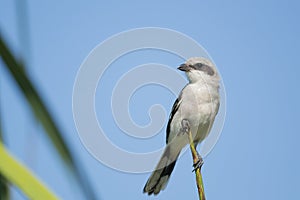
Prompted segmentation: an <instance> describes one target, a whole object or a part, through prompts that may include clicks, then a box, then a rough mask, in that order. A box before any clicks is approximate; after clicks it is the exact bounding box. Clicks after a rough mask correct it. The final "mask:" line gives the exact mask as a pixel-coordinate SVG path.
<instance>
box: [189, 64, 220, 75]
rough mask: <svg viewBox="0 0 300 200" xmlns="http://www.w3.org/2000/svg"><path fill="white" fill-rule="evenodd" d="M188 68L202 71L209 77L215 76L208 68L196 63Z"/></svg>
mask: <svg viewBox="0 0 300 200" xmlns="http://www.w3.org/2000/svg"><path fill="white" fill-rule="evenodd" d="M190 67H191V68H194V69H196V70H200V71H203V72H205V73H206V74H208V75H210V76H213V75H214V74H215V72H214V70H213V69H212V68H211V67H210V66H208V65H205V64H202V63H196V64H194V65H190Z"/></svg>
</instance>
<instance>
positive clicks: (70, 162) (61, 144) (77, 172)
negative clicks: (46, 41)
mask: <svg viewBox="0 0 300 200" xmlns="http://www.w3.org/2000/svg"><path fill="white" fill-rule="evenodd" d="M0 55H1V57H2V59H3V61H4V63H5V66H6V68H7V69H8V71H9V72H10V74H11V75H12V77H13V78H14V80H15V81H16V83H17V85H18V86H19V88H20V89H21V91H22V93H23V94H24V96H25V97H26V100H27V102H28V103H29V105H30V107H31V109H32V111H33V113H34V115H35V117H36V118H37V120H38V121H39V122H40V123H41V124H42V125H43V127H44V129H45V131H46V133H47V135H48V137H49V138H50V139H51V142H52V144H53V145H54V146H55V147H56V149H57V151H58V152H59V155H60V156H61V157H62V159H63V160H64V162H65V163H66V164H67V166H68V167H69V169H70V170H71V172H72V173H73V174H74V176H75V178H76V180H77V183H78V184H79V185H80V187H81V188H82V189H83V191H84V194H85V196H86V198H87V199H89V200H94V199H97V198H96V195H95V194H94V191H93V190H92V187H91V185H90V184H89V182H88V179H87V177H86V176H85V174H84V173H83V170H82V169H80V167H79V166H78V165H77V163H75V160H74V157H73V156H72V154H71V151H70V150H69V148H68V146H67V144H66V142H65V141H64V139H63V137H62V133H61V132H60V130H59V129H58V127H57V125H56V123H55V122H54V119H53V117H52V116H51V115H50V112H49V111H48V109H47V107H46V105H45V104H44V102H43V101H42V98H41V97H40V95H39V94H38V92H37V90H36V89H35V87H34V85H33V84H32V82H31V81H30V79H29V77H28V75H27V74H26V72H25V71H24V70H23V66H22V64H20V63H18V62H17V60H16V59H15V57H14V56H13V55H12V53H11V52H10V50H9V49H8V47H7V45H6V44H5V42H4V40H3V39H2V37H1V35H0Z"/></svg>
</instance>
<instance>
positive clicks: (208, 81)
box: [143, 57, 220, 195]
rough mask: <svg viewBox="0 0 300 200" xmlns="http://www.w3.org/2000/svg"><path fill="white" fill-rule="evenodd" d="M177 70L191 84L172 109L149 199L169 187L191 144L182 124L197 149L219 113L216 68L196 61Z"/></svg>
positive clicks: (149, 183)
mask: <svg viewBox="0 0 300 200" xmlns="http://www.w3.org/2000/svg"><path fill="white" fill-rule="evenodd" d="M178 69H179V70H181V71H184V72H185V73H186V76H187V78H188V80H189V83H188V84H187V85H186V86H185V87H184V88H183V89H182V91H181V92H180V94H179V97H178V98H177V99H176V101H175V103H174V105H173V107H172V111H171V114H170V117H169V121H168V125H167V130H166V133H167V134H166V144H167V145H166V147H165V150H164V153H163V155H162V156H161V159H160V161H159V162H158V164H157V166H156V169H155V170H154V171H153V172H152V174H151V176H150V177H149V179H148V181H147V183H146V185H145V187H144V190H143V191H144V193H148V195H151V194H154V195H157V194H158V193H159V192H160V191H161V190H163V189H164V188H165V187H166V185H167V183H168V180H169V178H170V176H171V173H172V171H173V169H174V166H175V163H176V160H177V158H178V156H179V154H180V152H181V150H182V149H183V148H184V147H185V146H186V145H187V144H188V143H189V140H188V136H187V134H184V131H183V127H182V122H183V120H186V121H188V123H189V130H190V131H191V133H192V136H193V142H194V145H195V147H196V146H197V144H199V143H200V142H202V141H203V140H204V139H205V137H206V136H207V135H208V134H209V132H210V130H211V128H212V125H213V122H214V120H215V117H216V115H217V113H218V110H219V105H220V97H219V87H220V86H219V82H220V77H219V75H218V72H217V69H216V67H215V66H214V64H213V63H212V62H211V61H209V60H208V59H206V58H202V57H193V58H190V59H188V60H187V61H186V62H185V63H184V64H182V65H180V66H179V67H178ZM200 158H201V157H200ZM198 163H199V165H198V166H196V167H199V166H200V167H201V165H202V164H203V161H202V158H201V160H199V162H198Z"/></svg>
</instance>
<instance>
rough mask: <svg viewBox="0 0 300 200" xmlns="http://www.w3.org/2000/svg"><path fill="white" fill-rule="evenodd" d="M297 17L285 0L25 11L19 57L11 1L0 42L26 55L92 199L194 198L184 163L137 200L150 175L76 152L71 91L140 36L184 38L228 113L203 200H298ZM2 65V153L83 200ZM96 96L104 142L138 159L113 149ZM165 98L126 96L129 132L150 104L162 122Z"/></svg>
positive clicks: (168, 98)
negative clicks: (206, 57) (101, 51)
mask: <svg viewBox="0 0 300 200" xmlns="http://www.w3.org/2000/svg"><path fill="white" fill-rule="evenodd" d="M299 19H300V3H299V1H296V0H294V1H292V0H288V1H285V2H284V3H283V2H281V1H270V0H266V1H258V0H252V1H222V2H221V1H189V0H188V1H181V2H176V1H156V0H154V1H147V2H146V1H126V2H125V1H107V2H104V1H103V2H101V1H77V2H74V1H47V2H42V1H30V2H29V4H28V25H29V26H28V28H29V29H28V30H29V40H28V44H27V45H26V44H25V48H24V45H23V44H22V43H21V42H20V36H19V33H20V26H19V25H18V23H17V11H16V2H15V1H10V0H1V1H0V27H1V34H2V35H3V36H4V37H5V38H6V39H7V40H8V41H9V44H10V46H11V48H12V49H13V50H14V52H15V53H16V54H20V53H23V54H24V53H25V54H26V56H27V58H28V67H27V68H28V71H29V72H30V76H31V78H32V79H33V81H34V83H36V85H37V87H38V90H39V91H40V92H41V93H42V95H43V99H45V100H46V102H47V103H48V105H49V107H50V109H51V111H52V113H53V114H54V116H55V118H56V121H58V123H59V126H60V127H61V128H62V130H63V131H64V133H65V137H66V139H67V140H68V143H69V144H70V145H71V146H72V149H74V152H75V153H76V154H77V155H78V157H79V158H80V160H81V163H82V164H83V165H84V168H85V170H86V171H88V176H89V177H88V178H89V179H90V180H91V182H92V184H93V189H94V190H95V191H96V192H97V194H98V196H99V197H101V199H120V198H122V199H133V200H135V199H136V200H137V199H138V200H140V199H197V198H198V197H197V193H196V186H195V178H194V174H193V173H191V170H192V167H191V166H192V161H191V155H190V154H189V153H186V154H184V155H183V157H182V158H181V159H180V161H179V162H178V163H177V164H176V167H175V170H174V172H173V175H172V177H171V179H170V181H169V184H168V186H167V188H166V189H165V190H164V191H163V192H162V193H161V194H159V195H158V196H156V197H148V196H147V195H145V194H143V193H142V189H143V187H144V184H145V182H146V180H147V178H148V176H149V174H148V173H145V174H129V173H123V172H119V171H116V170H113V169H110V168H108V167H106V166H104V165H102V164H101V163H99V162H98V161H97V160H95V159H94V158H93V157H92V156H91V155H90V154H89V153H88V152H87V151H86V150H85V148H84V147H83V145H82V144H81V142H80V140H79V137H78V135H77V132H76V128H75V125H74V122H73V116H72V89H73V84H74V80H75V77H76V73H77V70H78V69H79V67H80V64H81V63H82V61H83V60H84V58H85V57H86V56H87V55H88V53H89V52H90V51H91V50H92V49H93V48H94V47H95V46H96V45H97V44H99V43H100V42H102V41H104V40H105V39H107V38H108V37H110V36H112V35H114V34H116V33H119V32H121V31H125V30H128V29H132V28H140V27H149V26H155V27H163V28H170V29H174V30H177V31H180V32H182V33H185V34H186V35H188V36H190V37H192V38H193V39H195V40H196V41H197V42H198V43H200V44H201V45H202V46H203V47H204V48H205V49H206V50H207V51H208V52H209V54H210V56H211V57H212V58H213V59H214V61H215V63H216V64H217V66H218V68H219V71H220V72H221V74H222V77H223V81H224V84H225V87H226V92H227V105H226V106H227V115H226V120H225V125H224V129H223V131H222V135H221V138H220V140H219V141H218V143H217V145H216V147H215V148H214V149H213V151H212V152H211V153H210V154H209V156H208V157H207V158H206V159H205V164H204V167H203V170H202V172H203V178H204V184H205V192H206V196H207V199H209V200H213V199H230V200H232V199H237V200H240V199H244V200H248V199H249V200H250V199H262V200H265V199H299V198H300V193H299V180H300V173H299V169H300V158H299V157H300V156H299V152H300V147H299V146H300V145H299V141H300V135H299V128H298V125H299V112H300V106H299V102H300V93H299V92H300V90H299V85H300V81H299V74H300V61H299V52H300V39H299V35H300V27H299ZM18 27H19V28H18ZM24 50H25V51H24ZM139 59H141V60H139ZM129 60H130V59H129ZM132 60H135V61H136V63H135V64H143V62H145V61H147V62H158V63H164V64H168V65H170V66H172V67H174V68H175V67H177V65H178V64H180V63H179V62H181V61H180V60H179V59H178V58H175V57H172V56H171V55H166V54H164V53H158V52H149V54H147V52H144V53H141V54H137V55H135V56H134V55H133V57H132V59H131V61H132ZM128 63H130V62H129V61H128ZM128 63H127V61H126V62H125V60H124V66H125V65H126V67H125V68H124V69H122V70H123V71H120V70H119V68H118V66H117V65H116V66H113V67H112V68H110V71H109V72H107V74H106V78H105V79H104V80H106V81H107V82H106V83H104V84H107V85H110V86H113V85H114V83H115V82H114V81H116V80H117V79H116V78H113V79H110V78H109V77H110V76H112V77H114V76H115V75H116V74H117V75H119V76H121V75H122V73H125V72H126V70H130V69H131V68H132V65H131V64H132V62H131V64H128ZM2 65H3V63H2V62H0V66H1V67H0V78H1V80H0V90H1V96H0V98H1V99H0V100H1V120H2V123H3V129H4V133H5V139H6V141H7V143H8V148H9V150H10V151H11V152H13V154H14V155H16V156H17V157H18V158H19V159H20V160H22V161H23V162H24V163H26V164H27V165H28V166H29V167H30V168H31V169H32V170H33V171H35V173H36V174H38V176H39V177H41V179H43V180H44V182H45V183H46V184H47V185H48V186H50V187H51V188H52V190H53V191H54V192H55V193H56V194H57V195H59V196H60V197H61V198H62V199H83V197H82V194H80V193H79V192H78V188H76V187H75V186H74V185H73V184H70V182H71V181H70V180H69V179H70V177H69V175H68V174H66V172H65V169H64V168H63V166H62V164H60V162H59V160H58V158H57V155H56V152H55V151H54V150H53V149H52V148H51V145H50V144H49V142H48V141H47V138H45V137H44V135H43V134H42V131H43V130H42V128H41V126H40V125H38V124H37V122H36V121H35V120H34V119H33V117H32V115H31V114H30V112H29V111H30V110H29V108H28V106H27V104H26V102H25V101H24V98H23V96H22V95H21V94H20V92H19V91H18V89H17V88H16V85H15V83H14V82H13V81H12V79H11V77H10V76H9V74H8V73H7V71H6V70H5V69H4V67H3V66H2ZM100 84H101V83H100ZM103 88H104V87H102V86H98V89H97V97H96V102H100V100H99V101H97V99H101V101H103V102H104V103H103V104H98V103H96V108H97V109H98V112H97V114H98V118H99V119H102V118H103V121H102V122H103V124H105V126H104V128H105V129H106V130H107V132H109V131H111V135H110V136H109V137H110V139H111V140H113V142H114V143H116V144H117V145H120V146H122V148H128V150H135V151H138V152H144V151H145V149H142V148H143V146H144V145H143V143H141V141H139V142H138V141H136V140H134V139H132V138H130V137H128V138H126V139H123V138H125V137H126V136H124V133H122V132H121V131H120V130H119V129H118V128H117V127H116V125H115V124H114V122H113V120H112V116H111V110H110V108H109V107H105V105H106V104H107V105H110V104H109V98H110V90H109V89H106V90H105V88H104V89H103ZM108 88H111V87H108ZM102 89H103V90H102ZM147 95H148V96H147ZM175 98H176V96H175V95H173V94H172V93H170V92H169V91H168V90H166V89H163V88H160V87H155V86H147V87H145V88H143V89H141V90H140V91H138V92H137V93H136V94H135V96H134V99H135V101H134V102H135V103H136V105H135V106H132V105H130V108H129V109H132V115H133V116H132V117H133V119H134V120H136V122H137V123H138V124H147V123H148V120H149V118H148V115H147V110H148V108H149V106H151V105H153V104H154V103H160V104H162V105H163V106H164V107H165V109H166V112H167V113H168V112H170V109H171V106H172V104H173V101H174V99H175ZM101 106H102V107H101ZM101 109H103V110H104V111H103V112H100V111H101ZM102 122H101V121H100V123H102ZM131 139H132V140H131ZM164 139H165V131H164V130H162V131H161V132H160V133H159V134H158V135H157V136H156V137H155V138H154V139H153V140H149V141H147V144H146V145H145V146H146V147H145V148H148V147H154V148H156V147H162V146H163V145H164ZM146 151H147V149H146ZM107 153H109V152H107ZM12 191H13V199H24V197H23V196H22V194H21V193H20V192H18V190H17V189H13V190H12Z"/></svg>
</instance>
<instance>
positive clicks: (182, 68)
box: [177, 64, 190, 72]
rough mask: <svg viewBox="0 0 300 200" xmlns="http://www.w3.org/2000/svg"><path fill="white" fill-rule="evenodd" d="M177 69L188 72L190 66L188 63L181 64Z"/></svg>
mask: <svg viewBox="0 0 300 200" xmlns="http://www.w3.org/2000/svg"><path fill="white" fill-rule="evenodd" d="M177 69H179V70H181V71H184V72H187V71H189V70H190V67H189V66H188V65H186V64H181V65H180V66H179V67H178V68H177Z"/></svg>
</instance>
